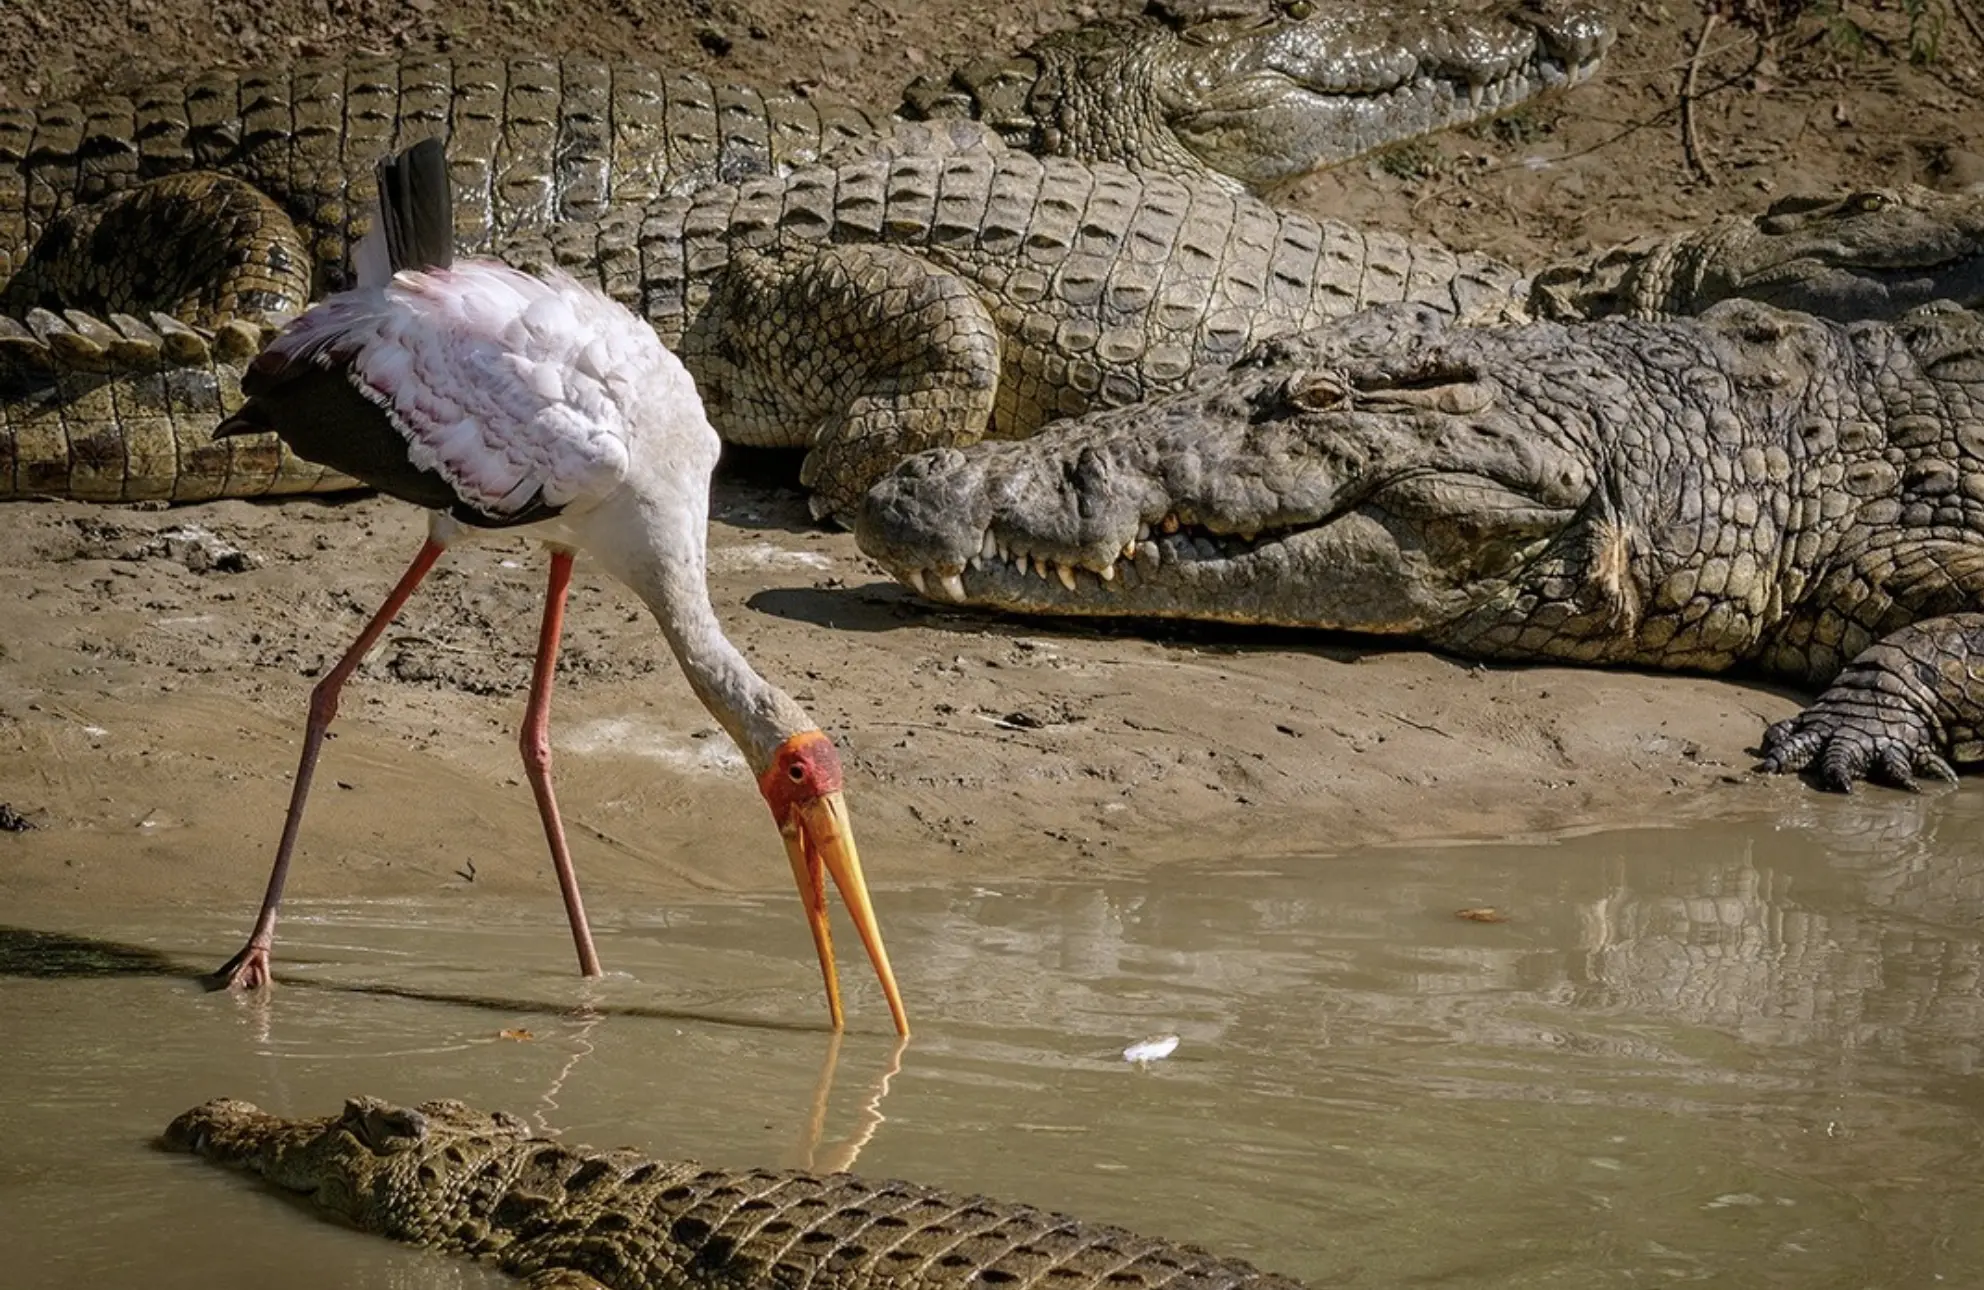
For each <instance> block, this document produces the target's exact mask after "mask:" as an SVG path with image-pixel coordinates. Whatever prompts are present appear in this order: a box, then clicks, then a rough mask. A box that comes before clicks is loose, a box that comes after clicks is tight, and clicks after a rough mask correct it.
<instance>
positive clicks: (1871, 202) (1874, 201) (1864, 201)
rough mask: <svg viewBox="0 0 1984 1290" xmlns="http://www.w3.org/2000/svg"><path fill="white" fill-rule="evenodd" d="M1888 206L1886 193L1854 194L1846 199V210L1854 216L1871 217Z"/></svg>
mask: <svg viewBox="0 0 1984 1290" xmlns="http://www.w3.org/2000/svg"><path fill="white" fill-rule="evenodd" d="M1889 204H1890V203H1889V198H1888V195H1887V194H1886V193H1855V194H1853V196H1851V197H1849V198H1847V199H1846V205H1847V208H1848V209H1850V210H1851V211H1852V212H1853V213H1854V214H1856V215H1871V214H1873V213H1874V212H1875V211H1884V210H1886V209H1887V208H1888V206H1889Z"/></svg>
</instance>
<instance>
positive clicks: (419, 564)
mask: <svg viewBox="0 0 1984 1290" xmlns="http://www.w3.org/2000/svg"><path fill="white" fill-rule="evenodd" d="M445 550H447V548H446V547H444V546H443V545H441V543H439V542H436V541H434V540H433V539H432V538H429V539H428V540H427V541H426V542H425V543H424V544H423V545H422V546H421V548H420V553H419V554H418V555H416V556H414V557H413V563H412V564H410V565H408V566H407V570H406V572H405V573H403V574H401V575H400V580H399V582H398V583H397V584H396V585H395V586H394V587H393V590H392V592H391V593H390V594H389V595H387V597H386V602H385V603H384V604H382V605H380V606H379V612H377V613H375V614H373V615H372V621H370V622H368V623H366V624H365V630H364V631H362V632H360V633H359V634H358V639H357V640H355V641H353V642H352V644H351V648H350V649H348V650H346V651H345V654H344V657H343V658H341V659H339V660H338V663H337V666H336V667H334V668H332V669H331V670H330V671H329V672H326V673H325V674H324V679H323V680H321V681H319V682H317V685H316V688H315V689H313V690H311V691H310V721H309V724H308V725H307V726H305V727H304V730H303V754H302V756H301V757H299V758H298V759H297V763H296V783H295V785H294V786H293V787H292V788H291V789H290V791H289V814H288V816H286V817H285V818H284V819H283V822H282V841H280V842H278V843H277V844H276V863H275V868H273V869H271V870H270V871H269V889H268V891H267V892H266V893H265V894H264V895H263V896H262V912H261V913H260V914H258V915H257V916H256V918H255V930H254V931H252V932H250V933H249V934H248V944H246V945H244V946H242V948H241V952H240V953H239V954H236V955H235V956H234V957H233V958H231V959H229V960H228V961H227V962H225V963H223V964H221V966H220V967H219V968H217V969H216V970H215V971H214V973H213V975H212V976H210V977H208V978H207V984H208V986H209V988H211V989H216V990H218V989H225V988H228V987H230V986H239V987H241V988H243V989H248V990H256V989H260V988H262V987H264V986H267V985H268V984H269V982H270V976H269V950H270V947H272V946H273V945H274V944H275V939H276V909H277V907H278V906H280V905H281V904H282V885H283V882H284V881H285V880H286V879H287V878H288V877H289V857H290V853H291V852H293V851H295V849H296V834H297V832H298V830H299V829H300V828H301V827H302V825H303V803H304V802H305V801H307V800H308V799H309V797H310V781H311V779H312V778H313V777H314V776H315V775H316V773H317V754H318V753H319V752H321V751H323V747H324V733H325V731H327V730H328V729H330V725H331V718H332V717H335V716H337V714H338V693H339V691H341V690H343V689H344V683H345V681H346V680H348V679H349V678H350V676H351V674H352V673H353V672H356V671H357V670H358V665H359V664H360V663H362V662H364V661H365V656H366V655H367V654H369V653H370V652H371V651H372V647H373V646H374V645H376V644H378V643H379V637H380V636H382V635H384V634H385V631H386V628H387V627H388V626H389V625H390V624H391V623H392V621H393V619H394V618H395V617H396V616H397V615H398V614H399V612H400V610H401V609H402V608H403V607H405V605H406V602H407V600H408V598H410V597H411V596H412V595H413V592H414V588H416V587H418V586H419V585H420V580H421V579H422V578H425V577H426V576H427V571H428V570H429V569H432V568H433V567H434V562H435V561H436V560H439V559H440V558H441V553H442V552H443V551H445Z"/></svg>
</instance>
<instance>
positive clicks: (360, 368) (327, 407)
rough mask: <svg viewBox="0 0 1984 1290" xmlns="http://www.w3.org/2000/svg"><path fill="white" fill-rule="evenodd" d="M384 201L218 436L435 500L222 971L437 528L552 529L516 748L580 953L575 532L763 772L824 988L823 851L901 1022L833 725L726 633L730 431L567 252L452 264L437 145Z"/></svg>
mask: <svg viewBox="0 0 1984 1290" xmlns="http://www.w3.org/2000/svg"><path fill="white" fill-rule="evenodd" d="M380 170H381V174H380V192H381V202H382V209H381V215H380V219H379V220H378V221H377V224H376V226H375V229H374V238H373V239H368V243H367V244H366V245H364V246H362V247H361V249H360V252H359V256H358V267H359V271H360V276H359V285H358V286H357V287H355V288H354V289H352V290H350V291H347V292H343V293H340V294H338V295H335V296H332V297H330V298H329V299H327V300H325V301H323V302H322V303H320V304H318V305H316V306H314V307H313V308H311V309H310V310H309V311H308V312H307V313H305V314H304V315H303V316H302V317H301V318H299V319H297V320H296V321H295V322H294V323H292V324H291V325H290V326H289V327H287V328H286V329H284V331H283V332H282V334H281V335H280V336H278V337H277V338H276V339H275V340H274V341H273V342H271V344H270V345H269V347H268V349H267V350H265V351H264V352H263V354H262V355H261V356H260V357H259V358H257V359H256V360H255V362H254V364H253V365H252V366H251V368H250V370H249V372H248V374H247V376H246V377H244V379H243V381H242V388H243V389H244V391H246V392H247V393H248V394H249V395H250V398H249V399H248V401H247V402H246V403H245V404H244V405H243V407H242V408H241V410H240V411H239V412H237V413H236V414H235V415H234V416H233V417H231V418H229V420H228V421H227V422H226V423H225V424H223V425H222V426H221V428H220V429H219V430H218V431H216V434H217V435H226V434H242V433H250V432H257V431H262V430H274V431H275V432H276V433H278V434H279V435H281V436H282V438H283V440H284V441H285V442H286V443H288V444H289V445H290V447H291V448H293V449H294V450H295V451H296V452H297V453H298V454H299V455H301V456H303V457H305V458H308V459H310V460H313V461H319V462H322V463H325V464H327V465H331V466H334V467H336V468H338V469H340V470H343V471H345V472H346V473H348V474H350V475H352V476H354V477H356V478H358V479H362V480H364V481H365V482H367V483H369V484H372V485H373V486H375V487H377V488H379V489H380V490H381V491H383V492H386V493H390V494H392V495H394V496H397V497H400V498H403V499H406V500H408V501H413V502H417V503H419V504H421V505H424V506H427V507H430V508H432V509H433V510H434V512H435V514H434V515H433V517H432V520H431V522H430V525H429V533H428V539H427V542H426V543H425V544H424V545H423V546H422V548H421V550H420V553H419V554H418V555H417V556H416V557H415V558H414V561H413V563H412V565H411V566H409V568H408V569H407V572H406V573H405V575H404V576H402V577H401V579H400V581H399V583H398V585H397V586H395V587H394V589H393V591H392V593H391V594H390V595H388V597H387V598H386V602H385V603H384V604H383V605H382V606H381V607H380V609H379V611H378V613H377V614H376V615H374V617H373V618H372V620H371V621H370V622H369V623H368V624H367V625H366V628H365V630H364V631H363V632H361V633H360V635H359V638H358V640H357V641H356V642H355V643H354V644H353V645H352V647H351V649H350V651H348V652H347V653H346V655H345V656H344V658H343V659H341V660H340V661H339V663H338V665H337V666H336V667H334V668H332V669H331V671H330V672H328V673H326V674H325V676H324V678H323V679H322V680H321V681H320V682H318V684H317V687H316V689H315V690H314V691H313V693H312V695H311V703H310V721H309V725H308V727H307V728H306V731H305V737H304V744H303V752H302V758H301V761H300V762H299V765H298V767H297V776H296V785H295V789H294V791H293V793H292V795H291V799H290V806H289V815H288V818H287V819H286V821H285V822H284V827H283V834H282V841H281V843H280V844H279V845H278V847H277V851H276V860H275V867H274V870H273V871H272V872H271V874H270V877H269V888H268V894H267V896H266V897H265V899H264V901H263V904H262V910H261V914H260V916H259V917H258V919H257V920H256V923H255V928H254V931H253V932H252V933H251V934H250V937H249V940H248V944H247V945H246V946H245V947H244V948H243V949H242V951H241V953H239V954H237V955H236V956H235V957H234V958H233V959H232V960H230V961H229V962H228V963H227V964H226V965H225V966H223V967H222V968H221V969H220V970H219V971H218V972H217V973H216V974H215V975H216V978H217V981H218V983H220V984H225V985H239V986H245V987H257V986H261V985H265V984H266V983H267V982H268V979H269V954H270V948H271V946H272V944H273V941H274V934H275V920H276V911H277V907H278V905H279V904H280V902H281V898H282V888H283V882H284V879H285V877H286V875H287V872H288V867H289V860H290V855H291V852H292V851H293V849H294V847H295V842H296V834H297V829H298V825H299V823H300V821H301V817H302V813H303V805H304V802H305V800H306V798H307V797H308V794H309V790H310V781H311V777H312V774H313V772H314V769H315V766H316V761H317V755H318V752H319V750H320V749H321V747H322V744H323V738H324V732H325V729H326V728H327V727H328V726H329V724H330V721H331V719H332V717H333V716H335V715H336V712H337V703H338V694H339V691H340V690H341V689H342V687H343V685H344V682H345V680H346V679H347V678H348V677H349V676H350V674H351V673H352V672H353V671H355V670H356V669H357V667H358V664H359V662H360V660H362V659H363V658H364V656H365V654H366V653H367V651H369V650H370V649H371V647H372V645H373V644H374V643H376V642H377V640H378V638H379V636H380V635H381V634H382V633H383V632H384V630H385V628H386V626H387V624H389V623H390V622H391V621H392V619H393V616H394V615H395V614H397V613H398V612H399V609H400V608H401V606H402V605H404V604H405V602H406V600H407V598H408V597H409V596H410V595H411V594H412V592H413V590H414V588H415V587H416V586H417V585H418V584H419V583H420V581H421V579H422V578H423V577H424V576H425V575H426V573H427V571H428V570H429V569H430V568H432V566H433V564H434V562H435V561H436V560H437V559H439V557H440V555H441V553H442V551H443V550H445V549H446V547H447V545H448V544H449V543H450V542H451V541H454V540H455V539H457V538H458V537H459V536H461V535H462V534H463V533H464V532H467V531H469V530H471V529H475V528H490V527H501V528H513V529H516V530H518V531H520V532H524V533H528V534H530V535H531V536H534V537H537V538H540V539H541V540H543V541H544V542H546V543H547V544H548V545H549V546H550V547H551V551H552V558H551V579H550V585H549V589H548V591H547V594H546V601H545V613H544V621H543V625H542V628H541V630H540V633H539V638H538V656H537V664H536V667H535V669H534V672H533V675H532V681H531V692H530V701H529V704H528V707H527V708H526V712H525V719H524V729H523V734H522V740H521V743H522V749H523V756H524V766H525V771H526V773H527V775H528V776H529V778H530V781H531V787H532V790H533V792H534V793H535V795H536V797H537V802H538V808H539V813H540V815H541V816H542V818H543V821H544V831H545V837H546V840H547V841H548V842H549V844H550V847H551V853H552V862H553V867H554V868H555V869H556V870H557V873H558V879H559V885H560V888H561V890H562V891H563V893H564V897H565V904H566V912H567V915H568V917H569V918H570V921H571V925H572V936H573V940H574V942H575V944H576V945H577V947H578V951H579V961H580V967H581V969H582V970H583V971H584V972H586V973H587V974H588V975H596V974H597V973H598V971H599V964H598V956H597V955H596V953H595V952H594V949H593V945H592V935H591V931H590V929H589V927H588V926H587V923H586V916H585V910H584V907H583V905H582V903H581V902H580V899H579V892H578V885H577V880H576V878H575V877H574V875H573V872H572V866H571V859H570V855H569V852H568V850H567V847H566V843H565V834H564V827H563V824H562V823H561V821H560V819H559V815H558V806H557V801H556V797H555V795H554V793H553V791H552V785H551V773H550V763H551V745H550V737H549V733H548V725H549V715H550V693H551V678H552V674H553V668H554V664H555V662H556V658H557V650H558V638H559V635H560V631H561V627H562V622H563V616H564V604H565V594H566V590H567V588H568V586H569V583H570V578H571V571H572V560H573V555H574V553H575V552H577V551H585V552H587V553H589V554H590V555H592V556H593V557H594V558H595V559H597V560H598V561H599V563H600V564H601V565H602V566H603V567H604V568H605V569H606V570H607V572H608V573H610V574H612V575H613V576H614V577H616V578H618V579H619V580H620V581H622V582H624V583H626V584H627V585H628V586H629V587H631V588H632V589H633V590H634V591H635V592H636V594H638V595H639V596H640V597H641V599H642V600H643V601H644V602H645V603H646V604H647V605H648V607H649V609H650V610H651V611H652V612H653V613H654V616H655V618H656V620H657V621H658V622H659V623H660V625H661V629H662V632H663V634H664V636H665V637H666V638H667V640H668V643H669V646H670V647H671V649H673V651H674V653H675V656H676V658H677V660H678V661H679V662H680V663H681V665H682V669H683V672H684V674H685V675H686V676H687V678H688V680H689V684H690V686H691V688H692V689H693V690H694V691H695V693H696V696H697V698H698V699H700V700H701V701H702V703H703V705H704V706H705V707H707V708H708V709H709V710H710V712H711V714H712V715H714V716H715V717H716V719H717V720H718V721H719V722H720V723H721V724H722V725H723V727H724V729H725V730H727V731H728V732H729V734H730V736H731V738H732V739H734V740H735V741H736V743H737V746H738V748H739V749H740V750H741V751H742V752H743V754H744V757H745V760H746V761H747V762H748V763H749V764H750V766H751V769H752V771H753V773H754V774H755V775H756V776H757V777H758V783H759V789H760V791H761V792H762V793H763V795H764V797H765V799H766V802H767V803H768V804H769V805H770V807H771V809H772V815H773V818H774V819H775V820H776V821H777V823H778V826H779V831H780V833H781V834H782V835H783V837H784V839H785V844H786V851H787V855H788V858H789V859H790V861H791V864H792V870H793V876H794V878H795V880H796V881H797V882H798V885H799V891H800V897H801V899H802V901H803V902H804V904H805V906H806V913H807V919H808V922H809V924H810V925H811V928H812V932H813V938H814V943H815V947H816V949H817V950H818V953H819V957H820V969H821V972H822V974H823V975H824V977H825V979H826V987H827V1000H828V1007H829V1010H830V1012H831V1014H832V1017H833V1023H834V1025H835V1026H836V1027H839V1026H840V1024H841V1005H840V994H839V987H838V984H837V981H836V977H835V971H834V960H833V950H832V944H831V941H830V940H829V938H828V933H827V919H826V888H825V882H826V875H827V874H828V873H831V874H832V875H833V877H834V880H835V883H836V885H838V886H839V888H840V889H841V893H842V896H843V898H844V899H845V900H846V901H847V903H848V909H849V913H850V914H851V915H852V916H853V918H854V922H855V926H856V928H857V929H858V930H859V931H860V933H861V938H862V941H863V943H864V944H865V945H866V946H867V949H868V953H869V957H870V958H871V959H872V960H873V962H874V965H875V971H876V974H877V976H878V977H880V979H881V982H882V988H883V992H884V993H885V995H886V996H887V998H888V1002H889V1010H890V1013H891V1015H892V1016H893V1018H894V1020H895V1025H896V1029H897V1030H898V1031H899V1032H901V1033H905V1034H906V1033H908V1022H907V1020H906V1018H905V1015H904V1012H903V1006H902V1000H901V997H900V995H899V993H898V991H897V989H896V983H895V976H894V973H893V971H892V970H891V969H890V967H889V960H888V954H887V951H886V950H885V949H884V948H883V946H882V940H881V933H880V931H879V929H878V928H877V926H876V924H875V918H874V913H873V910H872V908H871V906H870V903H869V898H868V892H867V886H866V883H865V881H864V880H863V878H862V874H861V866H860V859H859V854H858V852H857V851H856V849H855V845H854V836H853V832H852V830H851V828H850V827H849V824H848V820H847V811H846V806H845V804H844V803H843V800H842V797H841V771H840V762H839V757H838V755H837V753H836V752H835V750H834V746H833V744H832V742H831V741H830V740H828V739H827V737H826V736H825V735H824V734H822V733H821V732H820V731H819V730H818V729H817V728H816V727H815V726H814V724H813V722H812V721H811V719H809V718H808V717H807V716H806V714H805V712H804V711H803V710H802V709H801V708H800V707H799V705H798V704H797V703H795V702H794V701H793V700H792V699H791V698H790V697H789V696H787V695H786V694H785V693H784V692H783V691H781V690H779V689H778V688H777V687H776V686H773V685H772V684H771V683H769V682H768V681H766V680H765V679H764V678H762V677H761V676H759V675H758V673H757V672H756V671H754V670H753V669H752V667H751V665H750V664H749V663H748V662H747V661H746V660H745V658H744V656H743V655H742V654H740V653H739V652H738V651H737V649H736V648H735V647H734V646H733V645H731V643H730V642H729V640H728V639H726V638H725V636H724V634H723V631H722V628H721V626H720V625H719V624H718V622H717V618H716V614H715V611H714V610H713V609H712V608H711V606H710V601H709V591H708V582H707V575H706V561H705V550H706V542H707V535H708V529H709V482H710V475H711V472H712V471H713V470H714V469H715V467H716V461H717V454H718V450H719V443H718V439H717V435H716V431H715V430H714V429H713V428H712V427H711V425H710V423H709V419H708V417H707V416H705V415H704V411H703V405H702V400H701V399H700V398H699V397H698V396H697V394H696V388H695V382H694V381H693V379H692V378H691V377H690V375H689V373H688V372H687V371H686V370H685V369H684V368H683V366H682V364H681V363H680V362H679V361H678V360H677V359H676V357H675V356H674V355H673V354H671V353H669V352H668V350H667V349H666V348H665V347H664V346H663V345H662V344H661V342H660V340H659V339H658V338H657V337H656V336H655V334H654V331H653V329H652V328H650V327H649V326H648V325H647V324H646V323H645V322H643V321H642V320H641V319H639V318H638V317H636V316H635V315H634V314H633V313H632V312H630V311H629V310H627V309H626V308H624V307H623V306H621V305H619V304H618V303H616V302H614V301H613V300H610V299H608V298H607V297H605V296H603V295H601V294H600V293H599V292H597V291H593V290H591V289H589V288H586V287H583V286H581V285H580V284H579V283H577V282H575V281H573V280H572V279H571V278H569V277H566V276H564V275H550V276H547V277H544V278H538V277H534V276H532V275H530V274H527V273H522V272H519V271H518V270H515V269H512V268H509V267H508V266H506V265H502V264H498V263H494V262H489V261H464V262H462V263H459V264H456V263H453V262H452V261H453V256H452V246H451V243H452V234H453V229H452V205H451V203H450V202H449V200H448V194H447V187H446V185H447V176H446V170H445V162H444V160H443V157H442V152H441V148H440V146H439V144H438V143H436V142H431V141H430V142H429V143H426V144H420V145H415V147H413V148H411V149H409V150H408V151H407V152H406V153H403V154H401V155H400V156H397V157H394V158H390V159H389V160H388V161H387V162H385V163H382V165H381V168H380Z"/></svg>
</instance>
